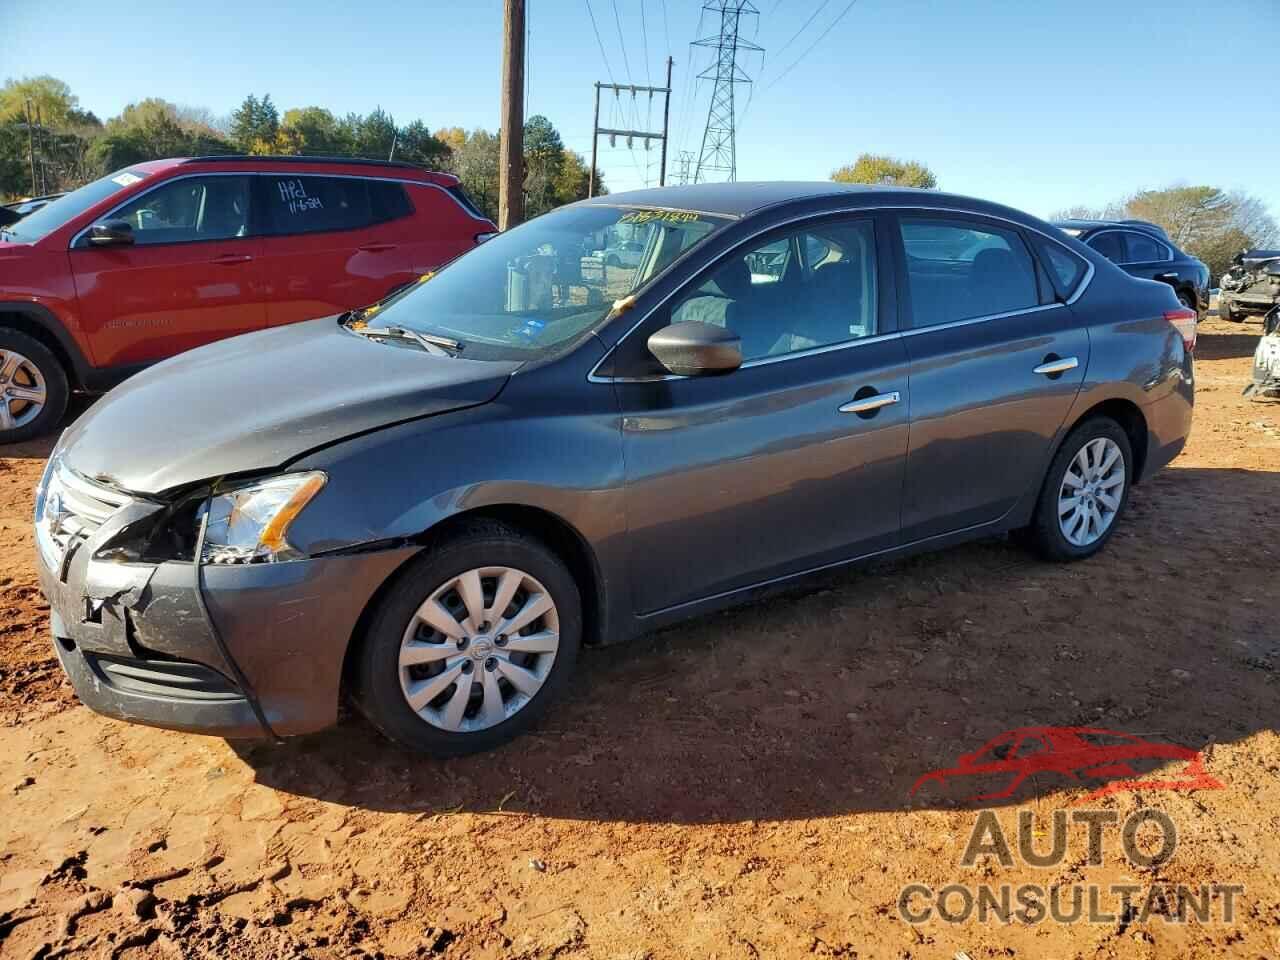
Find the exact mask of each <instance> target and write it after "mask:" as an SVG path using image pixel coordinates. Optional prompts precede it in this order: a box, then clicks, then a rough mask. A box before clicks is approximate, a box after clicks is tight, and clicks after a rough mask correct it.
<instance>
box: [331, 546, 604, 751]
mask: <svg viewBox="0 0 1280 960" xmlns="http://www.w3.org/2000/svg"><path fill="white" fill-rule="evenodd" d="M486 566H507V567H512V568H515V569H517V570H522V571H524V572H526V573H528V574H529V575H530V576H532V577H534V578H536V579H537V580H538V581H539V582H540V583H541V584H542V585H543V586H544V587H545V588H546V590H547V591H548V592H549V593H550V595H551V599H552V602H553V603H554V604H555V607H556V612H557V614H558V617H559V635H560V639H559V647H558V649H557V650H556V652H555V657H554V660H553V661H552V664H551V669H550V672H549V673H548V674H547V676H546V679H545V680H544V681H543V684H542V686H541V688H540V689H538V691H537V692H536V693H535V694H534V695H533V696H532V697H531V698H530V699H529V700H528V702H527V703H526V704H525V705H524V706H523V707H521V708H520V709H519V710H518V711H517V712H516V713H514V714H512V715H511V716H510V717H509V718H507V719H506V720H503V721H502V722H500V723H498V724H496V725H494V726H491V727H487V728H485V729H479V730H474V731H472V732H453V731H449V730H444V729H441V728H440V727H436V726H433V725H432V724H431V723H429V722H428V721H427V720H425V719H423V718H422V717H421V716H419V715H418V714H417V713H416V712H415V711H414V710H413V708H412V707H410V705H409V703H408V701H407V700H406V699H405V693H404V691H403V690H402V689H401V685H400V665H399V656H400V647H401V642H402V640H403V638H404V633H405V630H406V628H407V627H408V626H409V624H410V621H411V618H412V616H413V614H414V612H415V611H416V610H417V609H418V608H419V607H420V606H421V605H422V603H423V601H424V600H426V599H427V598H428V597H429V596H430V595H431V594H432V593H433V592H435V591H436V590H437V589H438V588H439V587H441V586H442V585H444V584H445V583H447V582H448V581H449V580H450V578H453V577H456V576H458V575H459V574H462V573H465V572H466V571H468V570H473V569H476V568H479V567H486ZM581 642H582V601H581V596H580V594H579V590H578V585H577V583H576V582H575V581H574V579H573V575H572V574H571V573H570V572H569V569H568V568H567V567H566V566H565V564H564V563H563V562H562V561H561V560H560V558H559V557H557V556H556V555H555V553H553V552H552V551H551V550H549V549H548V548H547V547H546V546H545V545H544V544H543V543H542V542H541V541H539V540H536V539H534V538H533V537H530V536H528V535H527V534H525V533H523V532H521V531H519V530H516V529H514V528H512V527H509V526H507V525H505V524H501V523H496V522H492V521H483V522H477V523H475V524H472V525H471V526H469V527H467V528H465V529H464V530H462V531H460V532H459V533H457V534H456V535H454V536H451V537H449V538H448V539H447V540H445V541H442V542H440V543H437V544H434V545H432V546H431V547H428V549H427V550H424V551H423V553H422V554H421V555H420V556H419V557H417V558H416V559H415V560H413V561H412V562H411V563H410V564H409V565H408V566H407V567H406V568H405V569H404V570H402V571H401V572H400V573H399V574H398V575H397V577H396V581H395V583H394V584H392V585H391V587H390V588H389V589H388V590H387V592H386V594H385V595H384V596H383V597H382V598H381V600H380V601H379V605H378V607H377V609H376V610H375V611H374V614H373V616H372V617H371V619H370V622H369V628H368V631H367V632H366V634H365V636H364V638H363V640H362V642H361V647H360V649H359V650H358V651H357V659H356V664H355V675H354V682H353V689H352V691H351V693H352V699H353V701H354V702H355V705H356V707H357V709H359V710H360V712H361V713H362V714H364V716H365V717H366V718H367V719H368V720H369V722H370V723H372V724H373V725H374V726H375V727H376V728H377V729H378V730H380V731H381V732H382V733H383V734H384V735H386V736H387V737H388V738H389V739H391V740H394V741H395V742H397V743H399V744H400V745H402V746H404V747H408V748H409V749H411V750H416V751H419V752H422V753H426V754H430V755H432V756H437V757H454V756H462V755H465V754H469V753H477V752H480V751H483V750H491V749H493V748H494V747H497V746H499V745H500V744H503V743H506V742H507V741H509V740H511V739H513V738H514V737H516V736H519V735H520V734H521V733H524V732H525V731H526V730H528V729H529V728H530V727H532V726H533V725H534V724H535V723H536V722H537V720H538V719H539V717H540V716H541V715H542V713H543V712H544V711H545V710H546V709H547V707H548V706H549V705H550V704H551V702H552V701H554V700H555V699H556V698H557V697H558V696H559V695H560V694H561V693H562V692H563V690H564V688H565V685H566V684H567V683H568V681H569V677H570V675H571V674H572V672H573V667H574V663H575V661H576V660H577V656H578V649H579V647H580V645H581ZM470 675H471V674H468V676H470Z"/></svg>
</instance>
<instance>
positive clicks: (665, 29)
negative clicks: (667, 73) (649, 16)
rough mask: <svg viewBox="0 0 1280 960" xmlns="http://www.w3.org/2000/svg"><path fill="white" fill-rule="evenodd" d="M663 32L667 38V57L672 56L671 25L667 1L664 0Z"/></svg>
mask: <svg viewBox="0 0 1280 960" xmlns="http://www.w3.org/2000/svg"><path fill="white" fill-rule="evenodd" d="M662 32H663V34H664V35H665V36H666V38H667V56H668V57H669V56H671V25H670V24H669V23H667V0H662Z"/></svg>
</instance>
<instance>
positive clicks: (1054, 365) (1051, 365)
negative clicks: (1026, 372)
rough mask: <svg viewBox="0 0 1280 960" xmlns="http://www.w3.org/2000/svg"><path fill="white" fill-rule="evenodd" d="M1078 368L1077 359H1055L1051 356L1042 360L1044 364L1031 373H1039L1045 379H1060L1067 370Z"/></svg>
mask: <svg viewBox="0 0 1280 960" xmlns="http://www.w3.org/2000/svg"><path fill="white" fill-rule="evenodd" d="M1078 366H1080V358H1079V357H1055V356H1053V355H1052V354H1050V355H1049V356H1047V357H1045V358H1044V363H1042V364H1040V366H1038V367H1036V368H1034V369H1033V370H1032V371H1031V372H1032V373H1039V374H1042V375H1043V376H1046V377H1060V376H1062V375H1063V374H1064V373H1066V372H1067V371H1068V370H1074V369H1075V368H1076V367H1078Z"/></svg>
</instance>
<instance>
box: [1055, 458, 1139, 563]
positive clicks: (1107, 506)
mask: <svg viewBox="0 0 1280 960" xmlns="http://www.w3.org/2000/svg"><path fill="white" fill-rule="evenodd" d="M1124 482H1125V473H1124V454H1123V453H1121V452H1120V446H1119V445H1118V444H1117V443H1116V442H1115V441H1114V440H1109V439H1107V438H1106V437H1098V438H1097V439H1096V440H1090V441H1089V442H1088V443H1086V444H1085V445H1084V446H1083V447H1081V448H1080V451H1079V452H1078V453H1077V454H1076V455H1075V457H1074V458H1072V460H1071V463H1070V465H1069V466H1068V467H1067V472H1066V475H1065V476H1064V477H1063V478H1062V488H1061V489H1060V490H1059V491H1058V527H1059V528H1060V529H1061V530H1062V535H1063V536H1064V537H1066V538H1067V541H1068V542H1069V543H1073V544H1075V545H1076V546H1077V547H1087V546H1088V545H1089V544H1091V543H1095V542H1096V541H1097V540H1098V538H1099V537H1101V536H1102V535H1103V534H1104V533H1106V532H1107V529H1108V528H1109V527H1110V526H1111V524H1112V523H1113V522H1114V521H1115V519H1116V514H1117V513H1118V512H1119V511H1120V501H1121V500H1122V499H1124Z"/></svg>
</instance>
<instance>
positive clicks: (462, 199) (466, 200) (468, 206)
mask: <svg viewBox="0 0 1280 960" xmlns="http://www.w3.org/2000/svg"><path fill="white" fill-rule="evenodd" d="M445 190H447V191H448V192H449V196H451V197H453V199H455V200H457V201H458V203H460V204H461V205H462V208H463V209H464V210H466V211H467V213H469V214H471V215H472V216H473V217H475V218H476V219H478V220H488V219H489V218H488V217H486V216H485V215H484V213H482V212H481V210H480V208H479V207H477V206H476V205H475V204H474V203H473V202H472V200H471V198H470V197H469V196H467V191H465V190H463V189H462V186H461V184H454V185H453V186H452V187H445Z"/></svg>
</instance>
